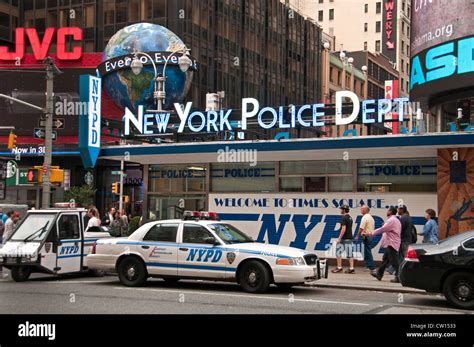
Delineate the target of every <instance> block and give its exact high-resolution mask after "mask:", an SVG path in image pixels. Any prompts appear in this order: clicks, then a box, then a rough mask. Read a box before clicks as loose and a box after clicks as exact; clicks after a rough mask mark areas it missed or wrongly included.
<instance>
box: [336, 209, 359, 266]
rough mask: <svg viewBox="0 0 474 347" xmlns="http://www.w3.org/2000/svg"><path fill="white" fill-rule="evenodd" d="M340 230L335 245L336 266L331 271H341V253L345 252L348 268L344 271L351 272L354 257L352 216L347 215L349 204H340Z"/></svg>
mask: <svg viewBox="0 0 474 347" xmlns="http://www.w3.org/2000/svg"><path fill="white" fill-rule="evenodd" d="M340 210H341V214H342V217H341V231H340V232H339V237H338V239H337V247H336V260H337V268H335V269H333V270H332V273H338V272H342V254H343V253H345V254H346V257H347V259H349V269H347V270H346V271H345V273H349V274H353V273H355V270H354V258H353V255H352V252H353V250H352V217H351V216H350V215H349V206H348V205H342V206H341V208H340Z"/></svg>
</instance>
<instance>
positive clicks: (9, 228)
mask: <svg viewBox="0 0 474 347" xmlns="http://www.w3.org/2000/svg"><path fill="white" fill-rule="evenodd" d="M14 231H15V223H13V211H8V212H7V220H6V222H5V226H4V231H3V240H2V245H4V244H5V243H6V242H7V239H9V238H10V236H12V234H13V232H14ZM7 277H8V275H7V274H4V273H3V268H2V267H0V278H7Z"/></svg>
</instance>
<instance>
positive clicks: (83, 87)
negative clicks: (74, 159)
mask: <svg viewBox="0 0 474 347" xmlns="http://www.w3.org/2000/svg"><path fill="white" fill-rule="evenodd" d="M101 93H102V80H101V79H100V78H99V77H94V76H90V75H81V79H80V94H81V102H83V103H84V102H85V103H87V107H85V108H84V109H85V110H86V112H85V113H82V114H81V115H80V116H79V151H80V152H81V158H82V162H83V164H84V167H86V168H92V167H94V166H95V163H96V161H97V157H98V156H99V152H100V133H101V101H102V100H101Z"/></svg>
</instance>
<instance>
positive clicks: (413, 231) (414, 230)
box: [411, 226, 418, 243]
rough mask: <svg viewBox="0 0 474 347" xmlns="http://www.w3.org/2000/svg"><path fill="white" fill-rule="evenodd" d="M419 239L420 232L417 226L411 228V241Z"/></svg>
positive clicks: (414, 241)
mask: <svg viewBox="0 0 474 347" xmlns="http://www.w3.org/2000/svg"><path fill="white" fill-rule="evenodd" d="M417 241H418V233H417V231H416V228H415V226H412V228H411V243H416V242H417Z"/></svg>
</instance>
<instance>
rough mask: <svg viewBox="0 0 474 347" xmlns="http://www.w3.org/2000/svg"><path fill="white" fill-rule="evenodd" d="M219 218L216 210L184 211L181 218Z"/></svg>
mask: <svg viewBox="0 0 474 347" xmlns="http://www.w3.org/2000/svg"><path fill="white" fill-rule="evenodd" d="M189 219H195V220H219V215H218V214H217V213H216V212H207V211H202V212H199V211H184V213H183V220H189Z"/></svg>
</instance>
